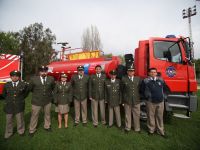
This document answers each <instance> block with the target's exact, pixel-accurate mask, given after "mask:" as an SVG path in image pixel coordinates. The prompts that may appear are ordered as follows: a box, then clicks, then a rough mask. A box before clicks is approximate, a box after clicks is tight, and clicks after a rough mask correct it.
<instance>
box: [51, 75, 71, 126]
mask: <svg viewBox="0 0 200 150" xmlns="http://www.w3.org/2000/svg"><path fill="white" fill-rule="evenodd" d="M60 80H61V81H60V82H57V83H56V86H55V88H54V103H55V104H57V105H58V128H61V127H62V115H63V114H64V120H65V128H68V113H69V110H70V103H71V102H72V88H71V83H70V82H67V75H66V74H65V73H62V74H61V79H60Z"/></svg>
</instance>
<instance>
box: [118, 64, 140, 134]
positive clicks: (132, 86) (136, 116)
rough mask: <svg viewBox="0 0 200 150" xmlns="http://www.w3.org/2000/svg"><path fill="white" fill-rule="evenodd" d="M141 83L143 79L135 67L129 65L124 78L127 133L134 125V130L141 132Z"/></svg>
mask: <svg viewBox="0 0 200 150" xmlns="http://www.w3.org/2000/svg"><path fill="white" fill-rule="evenodd" d="M140 84H141V79H140V78H139V77H137V76H135V69H134V67H133V66H130V67H128V69H127V75H126V76H124V77H123V78H122V89H123V91H122V93H123V103H124V109H125V130H124V131H125V133H128V132H129V131H130V130H131V127H132V125H133V127H134V131H135V132H138V133H140V92H139V90H140ZM132 117H133V121H132ZM132 122H133V123H132Z"/></svg>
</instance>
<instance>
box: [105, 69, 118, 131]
mask: <svg viewBox="0 0 200 150" xmlns="http://www.w3.org/2000/svg"><path fill="white" fill-rule="evenodd" d="M109 74H110V76H111V79H107V80H106V82H105V100H106V102H107V103H108V109H109V125H108V128H111V127H112V126H113V111H114V112H115V118H116V122H117V127H118V128H121V114H120V104H121V98H122V97H121V96H122V94H121V83H120V80H119V79H116V77H117V72H116V71H115V70H112V71H110V72H109Z"/></svg>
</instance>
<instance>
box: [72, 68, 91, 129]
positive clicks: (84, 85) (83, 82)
mask: <svg viewBox="0 0 200 150" xmlns="http://www.w3.org/2000/svg"><path fill="white" fill-rule="evenodd" d="M77 71H78V73H77V74H75V75H73V76H72V78H71V84H72V89H73V90H72V91H73V100H74V109H75V122H74V126H77V125H78V124H79V122H80V110H81V115H82V122H83V126H86V125H87V99H88V88H89V87H88V82H89V77H88V75H85V74H84V67H83V66H78V67H77Z"/></svg>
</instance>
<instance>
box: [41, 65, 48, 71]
mask: <svg viewBox="0 0 200 150" xmlns="http://www.w3.org/2000/svg"><path fill="white" fill-rule="evenodd" d="M39 71H41V72H46V71H48V67H47V66H40V67H39Z"/></svg>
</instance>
